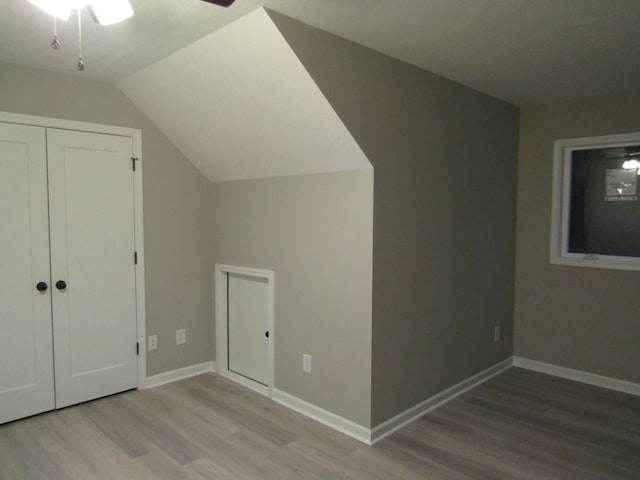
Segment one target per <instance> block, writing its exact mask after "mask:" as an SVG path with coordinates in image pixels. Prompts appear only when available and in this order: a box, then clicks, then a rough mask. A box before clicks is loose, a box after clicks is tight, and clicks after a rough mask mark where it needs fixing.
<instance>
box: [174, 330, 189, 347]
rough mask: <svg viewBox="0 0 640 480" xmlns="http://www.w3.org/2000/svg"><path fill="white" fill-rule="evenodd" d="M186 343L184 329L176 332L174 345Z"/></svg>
mask: <svg viewBox="0 0 640 480" xmlns="http://www.w3.org/2000/svg"><path fill="white" fill-rule="evenodd" d="M183 343H187V331H186V329H184V328H181V329H179V330H176V345H182V344H183Z"/></svg>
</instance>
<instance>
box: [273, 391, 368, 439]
mask: <svg viewBox="0 0 640 480" xmlns="http://www.w3.org/2000/svg"><path fill="white" fill-rule="evenodd" d="M271 399H272V400H273V401H274V402H277V403H279V404H281V405H284V406H285V407H287V408H290V409H291V410H295V411H296V412H298V413H301V414H302V415H305V416H307V417H309V418H312V419H313V420H315V421H317V422H320V423H322V424H323V425H326V426H327V427H330V428H333V429H334V430H337V431H339V432H341V433H344V434H345V435H348V436H350V437H352V438H355V439H356V440H359V441H361V442H363V443H365V444H367V445H371V430H370V429H368V428H366V427H363V426H362V425H359V424H357V423H355V422H352V421H351V420H348V419H346V418H344V417H341V416H339V415H336V414H335V413H332V412H330V411H328V410H324V409H323V408H320V407H318V406H316V405H313V404H312V403H309V402H306V401H304V400H302V399H300V398H298V397H294V396H293V395H290V394H288V393H286V392H283V391H282V390H278V389H275V388H274V389H273V390H272V393H271Z"/></svg>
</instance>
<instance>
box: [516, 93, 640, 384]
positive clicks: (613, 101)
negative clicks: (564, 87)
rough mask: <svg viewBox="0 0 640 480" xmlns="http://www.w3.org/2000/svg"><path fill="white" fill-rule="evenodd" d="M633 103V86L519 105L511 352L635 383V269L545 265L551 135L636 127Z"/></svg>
mask: <svg viewBox="0 0 640 480" xmlns="http://www.w3.org/2000/svg"><path fill="white" fill-rule="evenodd" d="M638 109H640V90H638V91H634V92H629V93H622V94H617V95H610V96H604V97H596V98H591V99H584V100H579V101H574V102H566V103H558V104H551V105H546V106H540V107H531V108H523V109H522V110H521V116H520V160H519V167H518V177H519V178H518V230H517V256H516V291H515V342H514V352H515V355H517V356H521V357H524V358H529V359H532V360H537V361H541V362H547V363H551V364H554V365H559V366H562V367H567V368H573V369H577V370H583V371H586V372H591V373H595V374H599V375H605V376H609V377H613V378H618V379H621V380H626V381H630V382H635V383H639V382H640V348H639V346H638V339H640V321H638V312H639V311H640V296H638V295H637V290H638V285H640V272H629V271H619V270H603V269H596V268H585V267H568V266H561V265H551V264H550V263H549V247H550V245H549V243H550V226H551V183H552V165H553V141H554V140H559V139H565V138H579V137H590V136H597V135H612V134H619V133H629V132H639V131H640V119H639V118H638V111H639V110H638ZM637 228H640V226H638V227H637Z"/></svg>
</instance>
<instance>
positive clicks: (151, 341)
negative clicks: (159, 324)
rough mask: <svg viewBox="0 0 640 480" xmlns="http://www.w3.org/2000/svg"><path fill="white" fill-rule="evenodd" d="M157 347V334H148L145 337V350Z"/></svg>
mask: <svg viewBox="0 0 640 480" xmlns="http://www.w3.org/2000/svg"><path fill="white" fill-rule="evenodd" d="M156 348H158V335H149V338H148V339H147V350H155V349H156Z"/></svg>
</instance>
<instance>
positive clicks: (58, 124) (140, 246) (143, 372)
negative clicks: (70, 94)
mask: <svg viewBox="0 0 640 480" xmlns="http://www.w3.org/2000/svg"><path fill="white" fill-rule="evenodd" d="M0 122H7V123H14V124H18V125H31V126H34V127H44V128H55V129H59V130H75V131H79V132H89V133H98V134H107V135H116V136H122V137H130V138H131V139H132V142H133V157H134V158H136V159H137V161H136V160H134V161H132V168H133V166H134V165H135V169H136V175H134V202H135V205H134V215H135V220H134V222H135V226H134V227H135V250H136V253H137V259H136V260H137V263H136V329H137V342H138V388H139V389H144V388H145V387H146V378H147V355H146V348H145V345H146V341H145V338H146V309H145V278H144V271H145V268H144V220H143V203H142V176H143V175H142V132H141V130H138V129H134V128H127V127H117V126H112V125H102V124H98V123H87V122H78V121H74V120H64V119H59V118H50V117H39V116H34V115H23V114H19V113H10V112H0Z"/></svg>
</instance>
